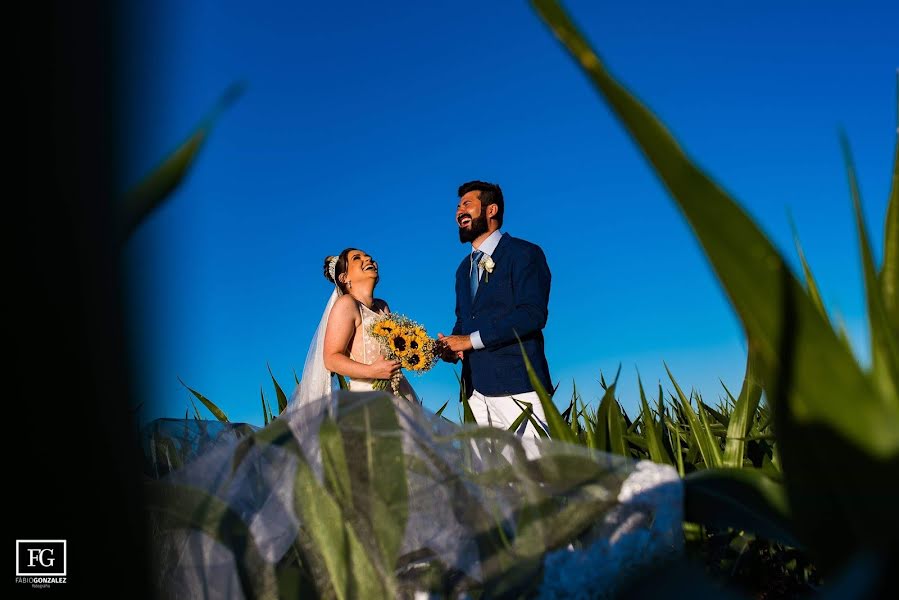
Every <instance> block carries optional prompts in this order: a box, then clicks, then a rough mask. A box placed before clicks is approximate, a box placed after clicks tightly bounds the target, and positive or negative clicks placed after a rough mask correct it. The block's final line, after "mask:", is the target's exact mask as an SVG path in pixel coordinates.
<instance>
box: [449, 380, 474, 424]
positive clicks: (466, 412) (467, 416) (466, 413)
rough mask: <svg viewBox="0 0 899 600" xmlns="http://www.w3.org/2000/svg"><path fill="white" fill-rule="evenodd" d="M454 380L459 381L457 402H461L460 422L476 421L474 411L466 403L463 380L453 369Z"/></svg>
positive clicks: (466, 396) (466, 395)
mask: <svg viewBox="0 0 899 600" xmlns="http://www.w3.org/2000/svg"><path fill="white" fill-rule="evenodd" d="M453 375H455V376H456V381H457V382H458V383H459V402H461V403H462V423H477V422H478V421H477V419H475V418H474V413H473V412H471V405H469V404H468V394H467V393H466V391H467V390H466V389H465V382H464V381H462V379H460V378H459V374H458V373H456V372H455V371H453Z"/></svg>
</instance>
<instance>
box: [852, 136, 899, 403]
mask: <svg viewBox="0 0 899 600" xmlns="http://www.w3.org/2000/svg"><path fill="white" fill-rule="evenodd" d="M841 142H842V145H843V154H844V160H845V162H846V171H847V173H848V176H849V191H850V194H851V195H852V205H853V208H854V209H855V223H856V227H857V228H858V242H859V245H860V246H861V255H862V267H863V269H862V270H863V272H864V275H865V293H866V296H867V300H868V324H869V326H870V331H871V363H872V372H873V376H874V381H875V382H876V383H877V385H878V386H879V387H880V390H881V392H882V394H883V396H884V398H887V399H890V400H892V403H893V405H894V406H899V331H896V330H894V329H893V328H892V327H891V326H890V322H889V319H888V318H887V313H886V308H885V307H884V302H883V297H882V296H881V287H880V283H879V281H878V277H877V269H876V267H875V266H874V254H873V252H872V250H871V242H870V240H869V239H868V230H867V227H865V219H864V215H863V214H862V201H861V193H860V192H859V189H858V180H857V179H856V176H855V166H854V165H853V162H852V154H851V152H850V150H849V142H848V141H847V140H846V138H845V136H843V137H841Z"/></svg>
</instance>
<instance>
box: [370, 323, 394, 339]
mask: <svg viewBox="0 0 899 600" xmlns="http://www.w3.org/2000/svg"><path fill="white" fill-rule="evenodd" d="M396 328H397V327H396V323H395V322H394V321H393V319H384V320H382V321H378V322H377V323H375V325H374V327H372V328H371V332H372V333H373V334H375V335H377V336H380V337H387V336H388V335H390V334H391V333H392V332H393V331H394V330H395V329H396Z"/></svg>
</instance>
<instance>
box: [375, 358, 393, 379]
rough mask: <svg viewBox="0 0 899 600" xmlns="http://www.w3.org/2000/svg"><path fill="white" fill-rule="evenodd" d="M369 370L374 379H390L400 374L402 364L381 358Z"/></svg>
mask: <svg viewBox="0 0 899 600" xmlns="http://www.w3.org/2000/svg"><path fill="white" fill-rule="evenodd" d="M368 368H369V373H370V374H371V378H372V379H390V378H391V377H393V375H395V374H397V373H399V372H400V362H399V361H398V360H387V359H386V358H384V357H383V356H379V357H378V358H377V359H375V362H373V363H372V364H370V365H369V366H368Z"/></svg>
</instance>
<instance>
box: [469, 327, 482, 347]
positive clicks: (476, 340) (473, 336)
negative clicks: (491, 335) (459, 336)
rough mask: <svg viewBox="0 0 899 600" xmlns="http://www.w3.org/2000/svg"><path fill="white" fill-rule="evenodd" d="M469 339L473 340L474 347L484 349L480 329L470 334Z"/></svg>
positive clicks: (472, 345)
mask: <svg viewBox="0 0 899 600" xmlns="http://www.w3.org/2000/svg"><path fill="white" fill-rule="evenodd" d="M468 339H470V340H471V347H472V349H474V350H482V349H483V348H484V342H482V341H481V331H480V330H478V331H475V332H474V333H472V334H471V335H470V336H468Z"/></svg>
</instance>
